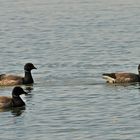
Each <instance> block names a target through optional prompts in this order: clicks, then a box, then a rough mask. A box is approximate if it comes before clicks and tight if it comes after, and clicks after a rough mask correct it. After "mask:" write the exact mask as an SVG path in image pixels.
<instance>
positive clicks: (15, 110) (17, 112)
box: [0, 106, 26, 117]
mask: <svg viewBox="0 0 140 140" xmlns="http://www.w3.org/2000/svg"><path fill="white" fill-rule="evenodd" d="M25 109H26V108H25V106H22V107H13V108H0V112H11V114H12V115H13V116H15V117H18V116H20V115H21V114H22V113H23V112H24V111H25Z"/></svg>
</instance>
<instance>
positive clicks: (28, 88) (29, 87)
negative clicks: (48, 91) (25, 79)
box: [25, 85, 33, 93]
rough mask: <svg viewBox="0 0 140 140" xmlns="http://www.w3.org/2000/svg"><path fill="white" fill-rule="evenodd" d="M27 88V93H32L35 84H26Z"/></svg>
mask: <svg viewBox="0 0 140 140" xmlns="http://www.w3.org/2000/svg"><path fill="white" fill-rule="evenodd" d="M25 90H26V92H27V93H31V92H32V90H33V86H32V85H29V86H26V87H25Z"/></svg>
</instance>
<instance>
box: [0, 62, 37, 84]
mask: <svg viewBox="0 0 140 140" xmlns="http://www.w3.org/2000/svg"><path fill="white" fill-rule="evenodd" d="M32 69H37V68H36V67H35V66H34V65H33V64H32V63H26V64H25V66H24V71H25V76H24V77H21V76H17V75H7V74H1V75H0V86H13V85H21V84H33V83H34V80H33V78H32V74H31V70H32Z"/></svg>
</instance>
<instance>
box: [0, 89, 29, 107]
mask: <svg viewBox="0 0 140 140" xmlns="http://www.w3.org/2000/svg"><path fill="white" fill-rule="evenodd" d="M21 94H27V93H26V92H25V91H24V90H23V89H22V88H21V87H14V89H13V91H12V97H8V96H0V108H11V107H22V106H25V103H24V101H23V100H22V99H21V98H20V95H21Z"/></svg>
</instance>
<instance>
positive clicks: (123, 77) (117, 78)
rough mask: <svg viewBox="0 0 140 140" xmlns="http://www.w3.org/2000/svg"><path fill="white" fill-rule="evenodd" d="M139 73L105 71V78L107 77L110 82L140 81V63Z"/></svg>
mask: <svg viewBox="0 0 140 140" xmlns="http://www.w3.org/2000/svg"><path fill="white" fill-rule="evenodd" d="M138 73H139V74H135V73H125V72H118V73H104V74H103V78H104V79H106V81H107V82H108V83H132V82H140V65H139V66H138Z"/></svg>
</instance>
